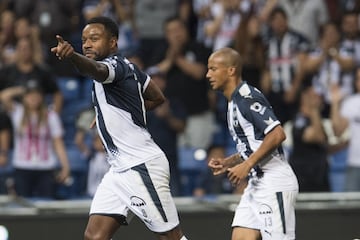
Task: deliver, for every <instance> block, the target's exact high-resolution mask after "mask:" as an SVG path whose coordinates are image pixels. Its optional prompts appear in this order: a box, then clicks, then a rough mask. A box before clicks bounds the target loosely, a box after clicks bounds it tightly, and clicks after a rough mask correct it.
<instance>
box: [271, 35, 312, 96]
mask: <svg viewBox="0 0 360 240" xmlns="http://www.w3.org/2000/svg"><path fill="white" fill-rule="evenodd" d="M266 40H267V42H268V66H269V70H270V75H271V83H272V91H273V92H275V93H282V92H284V91H287V90H289V89H290V88H291V86H292V84H293V79H294V76H295V72H296V67H297V65H298V62H297V55H298V54H299V53H302V52H304V53H305V52H307V51H308V50H309V48H310V45H309V42H308V41H307V39H306V38H304V37H303V36H302V35H300V34H299V33H297V32H294V31H288V32H287V33H286V34H285V35H284V36H283V37H282V38H281V39H280V38H278V37H276V36H275V35H270V37H269V39H266Z"/></svg>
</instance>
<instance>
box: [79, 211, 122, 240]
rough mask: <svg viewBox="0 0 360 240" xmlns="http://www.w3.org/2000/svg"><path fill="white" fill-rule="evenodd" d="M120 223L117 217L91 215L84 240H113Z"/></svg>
mask: <svg viewBox="0 0 360 240" xmlns="http://www.w3.org/2000/svg"><path fill="white" fill-rule="evenodd" d="M119 227H120V223H119V221H118V219H117V218H116V217H113V216H106V215H96V214H95V215H90V217H89V221H88V224H87V226H86V229H85V233H84V239H85V240H90V239H111V238H112V236H113V235H114V233H115V232H116V230H117V229H119Z"/></svg>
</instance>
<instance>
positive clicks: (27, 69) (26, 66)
mask: <svg viewBox="0 0 360 240" xmlns="http://www.w3.org/2000/svg"><path fill="white" fill-rule="evenodd" d="M33 51H34V48H33V45H32V40H31V39H30V38H22V39H19V40H18V42H17V44H16V62H15V63H14V64H11V65H9V66H7V67H4V68H2V69H0V91H2V90H5V89H6V88H9V87H15V86H23V87H25V86H27V85H31V84H32V85H37V86H41V87H42V88H43V90H44V94H45V95H46V97H47V98H49V99H45V100H48V102H47V103H51V104H53V108H54V110H55V111H56V112H58V113H60V112H61V109H62V102H63V96H62V93H61V92H60V90H59V88H58V86H57V83H56V81H55V80H54V76H53V75H52V73H51V72H50V71H49V69H47V68H46V67H45V66H44V65H39V64H37V63H36V62H35V59H34V56H35V55H36V54H35V55H34V54H33Z"/></svg>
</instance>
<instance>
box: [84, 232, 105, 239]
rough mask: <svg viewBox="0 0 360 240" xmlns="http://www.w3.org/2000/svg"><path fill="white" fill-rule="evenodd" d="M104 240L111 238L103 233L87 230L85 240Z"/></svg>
mask: <svg viewBox="0 0 360 240" xmlns="http://www.w3.org/2000/svg"><path fill="white" fill-rule="evenodd" d="M103 239H109V238H108V237H107V236H105V235H104V234H103V233H101V232H92V231H90V230H89V229H86V230H85V233H84V240H103Z"/></svg>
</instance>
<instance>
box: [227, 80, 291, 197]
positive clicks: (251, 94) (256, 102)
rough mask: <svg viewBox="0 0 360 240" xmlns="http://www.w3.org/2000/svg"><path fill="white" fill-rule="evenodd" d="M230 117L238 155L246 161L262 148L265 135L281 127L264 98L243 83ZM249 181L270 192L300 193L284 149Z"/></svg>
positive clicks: (230, 106)
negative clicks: (286, 191)
mask: <svg viewBox="0 0 360 240" xmlns="http://www.w3.org/2000/svg"><path fill="white" fill-rule="evenodd" d="M227 114H228V115H227V117H228V126H229V130H230V133H231V135H232V137H233V140H234V141H235V143H236V148H237V151H238V152H239V153H240V154H241V156H242V158H243V159H245V160H247V159H248V158H249V156H250V155H251V154H252V153H253V152H255V151H256V150H257V149H258V148H259V147H260V145H261V144H262V142H263V140H264V138H265V135H266V134H268V133H269V132H270V131H271V130H273V129H274V128H275V127H276V126H278V125H280V124H281V123H280V121H279V120H278V119H277V118H276V116H275V115H274V113H273V110H272V107H271V105H270V104H269V102H268V101H267V99H266V98H265V97H264V95H263V94H262V93H261V92H260V91H259V90H258V89H256V88H254V87H252V86H250V85H248V84H247V83H246V82H242V83H241V84H240V85H239V86H238V87H237V89H236V90H235V91H234V93H233V94H232V97H231V101H230V102H229V103H228V113H227ZM254 176H257V177H254ZM249 177H250V178H251V179H253V180H251V181H250V182H254V181H259V184H258V186H259V187H264V188H265V189H268V190H281V191H284V190H286V189H287V190H296V189H297V180H296V177H295V175H294V173H293V172H292V170H291V168H290V165H289V164H288V162H287V161H286V160H285V158H284V155H283V151H282V148H281V147H279V148H278V149H276V150H274V151H273V152H272V153H271V154H270V155H269V156H268V157H266V158H265V159H263V160H261V161H260V162H259V164H258V165H257V166H256V167H254V169H253V170H252V171H251V172H250V174H249ZM288 177H290V179H291V181H289V182H286V183H285V182H284V179H288Z"/></svg>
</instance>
